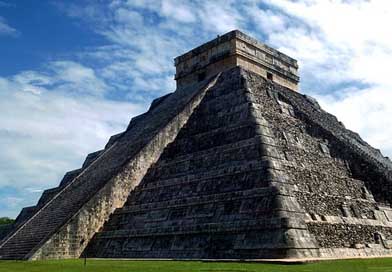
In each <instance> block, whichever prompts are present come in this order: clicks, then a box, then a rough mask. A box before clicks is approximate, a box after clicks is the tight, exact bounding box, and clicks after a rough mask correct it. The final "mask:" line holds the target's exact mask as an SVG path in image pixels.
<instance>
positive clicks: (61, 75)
mask: <svg viewBox="0 0 392 272" xmlns="http://www.w3.org/2000/svg"><path fill="white" fill-rule="evenodd" d="M89 85H91V86H89ZM101 85H103V86H104V85H105V83H104V82H103V81H102V80H100V79H97V78H96V76H95V73H94V71H92V70H91V69H89V68H88V67H85V66H83V65H81V64H78V63H75V62H64V61H58V62H53V63H49V64H48V65H47V67H46V69H44V70H43V71H25V72H21V73H19V74H16V75H14V76H12V77H9V78H1V77H0V108H1V115H0V147H1V150H2V152H1V153H0V188H2V190H3V188H12V190H11V192H10V193H9V194H8V196H9V197H13V198H15V199H17V198H19V197H20V196H22V195H27V197H24V198H23V201H18V202H15V201H14V200H13V202H12V203H14V204H12V203H8V202H7V200H6V199H3V198H2V199H1V200H0V211H2V210H4V213H6V214H7V215H10V216H15V215H16V214H17V212H18V209H20V208H21V205H24V206H26V205H33V204H34V203H35V202H36V200H37V198H38V197H39V192H40V191H42V190H43V189H46V188H49V187H54V186H57V185H58V183H59V181H60V179H61V177H62V176H63V175H64V173H65V172H66V171H69V170H72V169H75V168H79V167H80V166H81V164H82V162H83V160H84V158H85V157H86V155H87V154H88V153H90V152H93V151H96V150H99V149H101V148H103V147H104V145H105V144H106V142H107V141H108V139H109V137H110V136H111V135H113V134H116V133H118V132H120V131H123V130H124V129H125V128H126V126H127V124H128V122H129V120H130V118H131V117H132V116H134V115H136V114H138V113H141V112H142V111H143V109H144V108H145V105H141V104H135V103H132V102H127V101H124V102H119V101H113V100H108V99H105V98H104V97H103V96H102V95H101V93H99V90H98V94H97V93H96V92H93V90H96V89H97V87H100V86H101ZM86 88H87V89H88V88H90V90H88V91H86ZM2 190H0V193H1V191H2ZM11 204H12V205H11ZM1 207H3V208H1Z"/></svg>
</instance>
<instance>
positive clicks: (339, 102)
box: [318, 87, 392, 158]
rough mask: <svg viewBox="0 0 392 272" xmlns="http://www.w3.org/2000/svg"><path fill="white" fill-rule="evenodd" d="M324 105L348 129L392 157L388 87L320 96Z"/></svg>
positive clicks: (390, 98) (391, 129) (390, 108)
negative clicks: (335, 95) (336, 95)
mask: <svg viewBox="0 0 392 272" xmlns="http://www.w3.org/2000/svg"><path fill="white" fill-rule="evenodd" d="M318 100H319V102H320V104H321V106H322V107H323V108H324V109H325V110H327V111H329V112H331V113H336V114H337V115H338V117H339V119H340V120H341V121H342V122H343V123H344V124H345V126H346V127H347V128H349V129H351V130H353V131H356V132H358V133H359V134H360V135H361V136H362V137H363V138H365V139H366V140H367V141H368V142H369V143H370V144H371V145H372V146H374V147H376V148H378V149H381V150H383V151H384V154H385V155H388V156H389V157H391V158H392V141H391V135H392V118H390V117H391V116H392V107H391V101H392V92H391V91H390V90H387V89H384V88H377V87H376V88H371V89H362V90H360V89H355V88H354V89H349V90H345V91H344V92H343V93H342V95H341V96H338V97H334V96H320V97H318Z"/></svg>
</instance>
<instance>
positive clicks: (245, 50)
mask: <svg viewBox="0 0 392 272" xmlns="http://www.w3.org/2000/svg"><path fill="white" fill-rule="evenodd" d="M175 66H176V76H175V79H176V81H177V88H182V87H184V86H187V85H189V84H193V83H196V82H199V81H202V80H204V79H205V78H208V77H210V76H213V75H216V74H218V73H219V72H222V71H224V70H228V69H230V68H233V67H235V66H241V67H243V68H245V69H247V70H249V71H252V72H254V73H256V74H259V75H261V76H263V77H264V78H267V79H269V80H272V81H274V82H276V83H279V84H280V85H282V86H285V87H287V88H290V89H291V90H294V91H298V82H299V76H298V64H297V61H296V60H295V59H293V58H291V57H289V56H287V55H285V54H283V53H281V52H279V51H278V50H276V49H273V48H271V47H269V46H267V45H265V44H263V43H261V42H259V41H257V40H256V39H254V38H252V37H249V36H248V35H246V34H244V33H242V32H241V31H238V30H233V31H230V32H228V33H226V34H224V35H223V36H218V37H217V38H216V39H213V40H211V41H209V42H207V43H205V44H202V45H200V46H199V47H196V48H195V49H193V50H191V51H189V52H187V53H185V54H183V55H181V56H179V57H177V58H175Z"/></svg>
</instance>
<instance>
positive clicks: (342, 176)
mask: <svg viewBox="0 0 392 272" xmlns="http://www.w3.org/2000/svg"><path fill="white" fill-rule="evenodd" d="M297 68H298V66H297V65H296V61H295V60H293V59H291V58H289V57H288V56H286V55H284V54H282V53H280V52H278V51H276V50H274V49H272V48H270V47H267V46H265V45H263V44H261V43H260V42H257V41H255V40H254V39H252V38H250V37H248V36H246V35H245V34H243V33H241V32H239V31H232V32H229V33H227V34H225V35H223V36H221V37H218V38H217V39H215V40H212V41H210V42H208V43H206V44H204V45H202V46H200V47H198V48H196V49H194V50H192V51H190V52H188V53H186V54H184V55H183V56H180V57H178V58H177V59H176V80H177V85H178V87H177V90H176V91H175V92H174V93H171V94H168V95H166V96H164V97H161V98H158V99H156V100H154V101H153V103H152V104H151V107H150V109H149V110H148V111H147V112H146V113H145V114H142V115H140V116H138V117H135V118H133V119H132V120H131V122H130V124H129V126H128V128H127V129H126V131H124V132H123V133H120V134H118V135H115V136H113V137H112V138H111V139H110V140H109V142H108V144H107V145H106V146H105V149H104V150H101V151H97V152H95V153H92V154H90V155H89V156H88V157H87V158H86V162H85V163H84V164H83V166H82V168H81V169H78V170H75V171H71V172H69V173H67V174H66V175H65V177H64V179H63V180H62V182H61V183H60V185H59V187H58V188H54V189H50V190H48V191H45V193H44V194H43V196H42V197H41V199H40V201H39V202H38V204H37V205H36V206H34V207H30V208H27V209H25V210H24V211H22V213H21V215H20V216H19V217H18V220H17V224H15V226H14V228H13V230H12V231H11V232H9V233H8V235H7V236H6V237H5V238H3V240H2V241H1V242H0V258H2V259H32V260H35V259H56V258H78V257H82V256H83V257H84V256H87V257H99V258H186V259H261V258H327V257H328V258H339V257H354V256H383V255H390V254H392V208H391V201H392V194H391V192H392V188H391V185H392V162H391V161H390V160H389V159H388V158H386V157H384V156H383V155H382V154H381V153H380V151H379V150H376V149H374V148H372V147H371V146H370V145H368V144H367V143H366V142H364V141H363V140H362V139H361V138H360V137H359V135H358V134H356V133H354V132H352V131H350V130H347V129H346V128H345V127H344V126H343V124H342V123H340V122H339V121H338V120H337V119H336V117H334V116H333V115H331V114H328V113H327V112H325V111H324V110H322V109H321V108H320V106H319V105H318V103H317V101H316V100H314V99H313V98H311V97H308V96H306V95H302V94H300V93H299V92H297V85H296V84H297V83H298V80H299V78H298V76H297V74H296V72H297Z"/></svg>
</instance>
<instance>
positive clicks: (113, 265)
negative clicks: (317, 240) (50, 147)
mask: <svg viewBox="0 0 392 272" xmlns="http://www.w3.org/2000/svg"><path fill="white" fill-rule="evenodd" d="M6 271H7V272H8V271H10V272H11V271H12V272H18V271H29V272H30V271H31V272H76V271H86V272H87V271H91V272H101V271H102V272H109V271H114V272H123V271H124V272H125V271H127V272H194V271H200V272H240V271H244V272H245V271H255V272H256V271H265V272H275V271H295V272H302V271H304V272H305V271H307V272H310V271H320V272H323V271H325V272H340V271H344V272H357V271H358V272H360V271H380V272H388V271H391V272H392V259H367V260H342V261H324V262H318V263H310V264H295V265H293V264H291V265H279V264H265V263H230V262H196V261H185V262H184V261H117V260H87V266H86V267H85V266H84V263H83V260H63V261H33V262H22V261H0V272H6Z"/></svg>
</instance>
